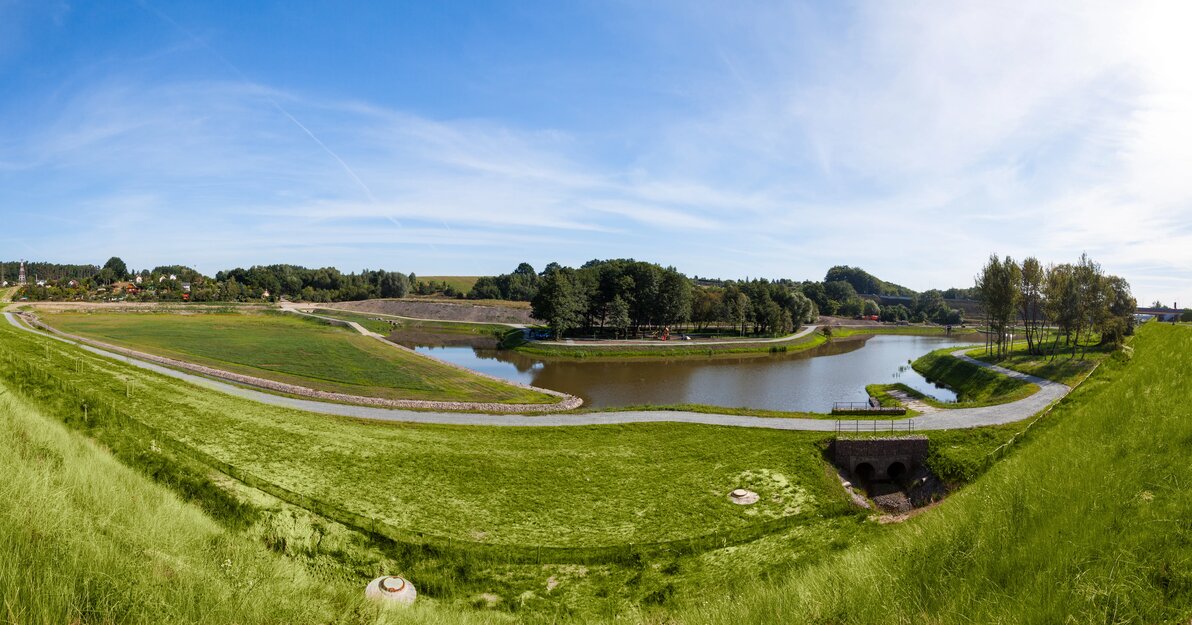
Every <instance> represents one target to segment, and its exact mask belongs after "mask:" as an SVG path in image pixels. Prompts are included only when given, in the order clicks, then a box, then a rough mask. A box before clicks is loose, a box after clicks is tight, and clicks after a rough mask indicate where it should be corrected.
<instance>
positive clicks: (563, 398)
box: [17, 313, 583, 413]
mask: <svg viewBox="0 0 1192 625" xmlns="http://www.w3.org/2000/svg"><path fill="white" fill-rule="evenodd" d="M17 315H18V316H20V317H21V319H23V320H24V321H25V322H26V323H28V324H30V325H31V326H35V327H37V328H41V329H43V330H45V331H47V332H50V333H52V334H55V335H58V336H61V337H63V338H65V339H68V340H71V341H75V342H78V343H81V344H85V345H90V346H92V347H96V348H99V349H103V350H105V351H110V352H112V353H116V354H120V355H122V356H127V357H129V358H136V359H138V360H144V361H148V362H153V363H156V364H159V365H163V366H166V367H170V368H173V369H183V370H186V371H191V372H194V373H198V374H200V375H204V376H208V377H212V378H217V379H222V380H227V381H229V382H235V383H237V384H245V385H248V386H255V387H258V388H263V389H266V390H270V391H275V392H278V393H286V394H289V395H298V396H302V397H309V398H311V399H319V400H325V401H335V402H347V403H352V404H362V405H367V406H377V407H382V408H409V409H415V410H427V409H429V410H451V411H460V410H477V411H483V412H509V413H524V412H553V411H558V410H572V409H575V408H578V407H579V406H580V405H582V404H583V400H582V399H580V398H578V397H573V396H570V395H564V394H563V393H559V392H558V391H547V390H546V389H535V390H539V391H543V392H545V393H547V394H551V395H555V396H558V397H560V401H558V402H556V403H553V404H501V403H495V402H493V403H487V402H452V401H429V400H421V399H385V398H381V397H364V396H360V395H348V394H346V393H331V392H327V391H318V390H315V389H311V388H307V387H305V386H298V385H296V384H286V383H284V382H275V381H273V380H266V379H264V378H258V377H255V376H250V375H244V374H240V373H232V372H230V371H224V370H222V369H216V368H213V367H206V366H203V365H197V364H193V363H189V362H185V361H181V360H175V359H173V358H166V357H164V356H156V355H153V354H148V353H145V352H140V351H136V350H132V349H127V348H124V347H117V346H115V345H110V344H108V343H103V342H101V341H96V340H93V339H89V338H85V337H82V336H78V335H74V334H68V333H66V332H63V331H61V330H58V329H56V328H54V327H51V326H49V325H47V324H45V323H43V322H42V321H41V320H40V319H38V318H37V317H35V316H33V315H29V314H27V313H17Z"/></svg>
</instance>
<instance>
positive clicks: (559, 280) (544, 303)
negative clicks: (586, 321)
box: [530, 269, 584, 338]
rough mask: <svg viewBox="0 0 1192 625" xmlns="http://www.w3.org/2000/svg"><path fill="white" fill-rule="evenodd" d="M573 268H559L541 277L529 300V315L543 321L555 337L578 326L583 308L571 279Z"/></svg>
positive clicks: (561, 335) (559, 336)
mask: <svg viewBox="0 0 1192 625" xmlns="http://www.w3.org/2000/svg"><path fill="white" fill-rule="evenodd" d="M573 273H574V271H573V270H567V269H559V270H556V271H552V272H551V273H549V274H547V275H546V276H544V277H543V278H542V284H541V287H540V288H539V289H538V293H537V294H536V295H535V296H534V299H533V300H532V301H531V302H530V310H531V315H532V316H533V317H534V318H535V319H538V320H541V321H545V322H546V324H547V325H548V326H550V329H551V333H552V334H553V335H554V336H555V338H562V337H563V335H564V334H565V333H566V332H567V331H568V330H572V329H574V328H578V327H579V325H580V322H581V315H582V313H583V310H584V306H583V302H582V301H580V299H579V298H578V297H577V296H576V292H575V285H574V284H573V281H572V274H573Z"/></svg>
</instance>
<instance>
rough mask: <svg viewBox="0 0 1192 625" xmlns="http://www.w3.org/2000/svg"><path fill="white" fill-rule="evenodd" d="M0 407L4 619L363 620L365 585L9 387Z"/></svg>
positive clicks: (0, 599)
mask: <svg viewBox="0 0 1192 625" xmlns="http://www.w3.org/2000/svg"><path fill="white" fill-rule="evenodd" d="M0 414H3V418H0V473H3V475H4V479H3V480H0V500H3V502H4V505H3V506H0V604H2V605H3V608H0V614H2V615H3V617H2V620H3V621H4V622H6V623H84V622H86V623H199V622H201V623H298V622H307V623H310V622H331V621H335V622H365V621H366V619H365V618H364V614H357V615H355V616H354V615H353V612H354V611H357V610H360V609H361V607H362V606H361V603H362V602H361V601H360V599H359V589H358V588H356V587H354V586H352V587H349V586H346V585H345V584H343V583H342V582H339V581H336V580H327V579H318V578H316V577H315V576H313V575H311V574H310V573H309V572H308V571H307V570H306V569H305V568H303V567H301V566H296V565H295V564H294V563H292V562H289V561H287V560H285V559H283V558H280V557H277V556H275V555H273V554H271V553H269V552H268V551H265V550H264V549H261V548H260V547H259V546H258V545H256V544H253V543H251V542H249V541H248V540H245V539H243V538H240V537H238V536H236V535H235V534H233V533H231V532H229V531H227V530H225V529H224V528H222V527H221V526H219V525H217V524H216V523H215V522H214V521H212V520H211V519H210V518H208V517H207V516H205V515H204V514H202V513H201V512H199V511H198V509H196V508H194V507H191V506H188V505H186V504H184V503H182V502H181V501H180V500H179V499H178V498H177V497H176V496H175V495H174V494H173V493H171V492H170V491H168V490H166V489H165V488H163V487H161V486H158V485H155V484H153V483H150V482H148V481H146V480H145V479H144V478H143V477H141V476H140V475H138V474H136V473H134V472H133V471H131V470H129V469H128V468H126V467H124V466H122V465H121V464H120V463H119V462H117V461H116V460H115V459H114V458H112V457H111V456H110V455H108V454H107V453H105V452H104V451H103V450H101V449H99V448H98V447H97V446H96V445H94V444H92V443H91V442H90V441H88V440H86V439H85V438H83V437H81V436H79V435H78V434H74V433H71V432H68V431H67V430H66V429H65V428H64V427H63V426H62V425H61V424H58V423H53V422H51V421H49V420H47V419H46V418H45V417H43V416H42V415H40V414H39V413H38V412H37V411H36V410H34V409H33V408H32V407H31V406H30V405H29V404H27V403H26V402H24V401H21V400H18V399H16V398H15V396H14V395H13V394H12V393H10V392H9V389H7V388H5V387H3V386H0ZM368 620H371V619H368Z"/></svg>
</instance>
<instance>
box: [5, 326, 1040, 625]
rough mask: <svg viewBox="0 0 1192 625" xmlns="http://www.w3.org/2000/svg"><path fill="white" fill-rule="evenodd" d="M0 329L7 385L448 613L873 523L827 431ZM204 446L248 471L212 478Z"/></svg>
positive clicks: (568, 609)
mask: <svg viewBox="0 0 1192 625" xmlns="http://www.w3.org/2000/svg"><path fill="white" fill-rule="evenodd" d="M0 345H2V346H3V350H2V351H0V370H2V371H0V373H2V375H3V380H4V381H5V382H6V383H10V384H16V386H13V389H14V390H19V391H20V392H22V393H24V394H26V395H28V396H29V397H31V398H33V399H35V400H36V401H37V404H38V408H39V409H40V410H42V411H44V412H45V414H47V415H52V416H53V418H56V419H64V420H66V421H67V422H68V423H70V424H71V425H72V427H75V428H78V429H81V430H83V431H86V432H87V433H88V434H89V435H91V436H93V437H95V438H97V439H99V440H100V441H101V442H102V443H103V445H104V446H105V447H107V448H108V449H111V450H112V453H115V454H116V455H117V456H119V457H120V458H121V459H122V460H123V461H124V462H126V463H128V464H130V465H132V466H136V467H138V468H140V469H141V470H142V471H143V472H144V473H146V474H148V475H151V476H153V477H154V478H155V479H157V480H159V481H161V482H163V483H166V484H168V485H170V486H171V487H172V488H174V489H175V490H177V491H178V492H180V493H181V494H183V496H184V497H185V498H186V499H188V500H190V501H192V502H194V503H196V504H199V505H200V506H202V507H204V509H206V510H207V511H208V512H209V513H210V514H212V515H213V516H215V517H216V518H219V519H221V520H222V521H223V523H224V525H225V526H228V527H233V528H237V531H238V532H240V533H242V534H244V535H246V536H254V537H257V538H259V540H260V541H261V543H262V544H264V545H267V546H268V547H269V548H270V549H273V550H275V551H278V552H279V553H284V554H286V555H287V556H289V557H291V558H292V559H295V560H298V561H300V562H303V563H305V564H307V565H309V566H310V567H312V568H313V569H314V570H318V571H322V572H323V573H328V572H330V573H333V574H334V575H336V576H338V577H342V578H345V579H348V580H349V581H350V582H351V583H353V584H359V585H362V584H363V583H364V581H367V579H368V577H370V576H372V575H375V574H378V573H380V572H385V571H388V572H402V573H405V574H407V575H410V576H411V577H412V578H413V579H414V580H415V582H416V583H418V584H419V587H420V589H422V590H423V591H424V593H425V596H426V597H428V598H430V600H431V601H432V602H433V601H437V602H438V603H437V604H438V605H440V606H445V608H444V609H445V610H447V611H446V612H444V613H443V614H448V615H449V614H455V613H456V612H454V611H459V610H470V606H472V605H480V606H487V605H490V604H491V605H492V606H493V609H495V610H497V612H498V613H500V614H505V613H507V611H518V616H517V618H518V620H519V621H545V622H552V621H554V619H556V618H557V617H559V616H560V615H569V616H571V617H575V618H587V617H601V618H605V617H607V618H612V617H615V616H617V615H621V616H625V617H627V618H634V619H636V618H639V617H642V616H643V615H645V616H647V617H648V615H649V614H652V613H656V612H657V611H658V610H662V609H672V608H674V607H677V606H681V605H693V604H695V603H697V602H700V601H703V598H704V591H705V590H706V588H708V587H710V586H715V587H717V588H720V589H722V590H723V591H725V592H731V591H734V589H738V588H743V587H745V586H747V585H748V584H749V583H751V580H752V581H753V582H756V580H757V579H758V577H759V576H764V577H768V578H773V577H775V576H780V575H785V574H788V573H789V572H791V571H795V570H799V569H800V568H803V567H806V566H809V565H810V564H812V563H814V562H816V561H818V560H820V559H822V558H824V557H826V556H827V555H828V554H830V553H832V552H834V551H838V550H840V549H843V548H846V547H847V546H848V545H849V544H853V543H856V542H857V541H861V540H863V539H864V537H865V536H868V535H869V534H871V533H875V532H879V531H880V530H879V529H878V528H877V527H875V526H873V525H872V524H870V523H867V522H865V521H864V519H863V517H860V516H857V515H856V514H855V513H854V512H853V511H852V510H851V509H850V508H849V507H848V505H847V503H846V502H845V501H844V499H843V496H842V492H841V491H840V489H839V487H838V486H837V485H836V483H835V477H834V476H833V475H832V474H831V472H830V471H829V470H828V469H827V468H826V466H825V465H824V464H823V461H822V460H821V457H820V453H821V450H822V448H823V446H824V445H825V444H826V441H827V439H828V436H827V435H821V434H813V433H798V432H778V431H767V430H741V429H727V428H714V427H701V426H691V425H677V424H649V425H634V426H609V427H584V428H556V429H531V428H459V427H446V426H413V425H399V424H389V423H377V422H361V421H355V420H349V419H339V418H332V417H326V416H320V415H312V414H308V413H302V412H297V411H290V410H284V409H279V408H276V407H270V406H264V405H259V404H255V403H252V402H248V401H244V400H238V399H235V398H231V397H226V396H220V395H218V394H213V393H211V392H209V391H205V390H202V389H198V388H196V387H192V386H190V385H186V384H182V383H179V382H177V381H174V380H170V379H167V378H165V377H163V376H159V375H157V374H153V373H150V372H146V371H143V370H139V369H136V368H133V367H130V366H127V365H123V364H120V363H117V362H112V361H108V360H106V359H102V358H99V357H97V356H94V355H91V354H89V353H87V352H85V351H82V350H80V349H78V348H75V347H72V346H69V345H63V344H59V343H57V342H54V341H50V340H48V339H44V338H41V337H36V336H33V335H29V334H26V333H22V332H20V331H18V330H15V329H13V328H10V327H7V326H5V327H2V328H0ZM84 406H86V407H87V408H84ZM1020 429H1021V426H1019V427H1017V428H1013V427H1004V428H989V429H985V430H981V431H965V432H953V433H938V434H937V433H932V434H931V437H932V440H933V444H934V447H935V450H934V451H933V458H932V462H933V463H934V464H937V465H938V466H940V467H941V472H944V473H946V472H947V471H948V468H949V467H955V466H962V467H966V470H967V471H968V476H971V475H976V474H977V473H979V472H980V471H981V470H983V469H984V467H985V458H986V457H987V456H988V454H989V453H990V452H991V451H992V450H993V449H995V448H996V447H997V446H998V445H1000V444H1002V443H1003V442H1005V441H1006V440H1008V439H1009V438H1010V437H1012V436H1013V435H1014V434H1015V433H1016V432H1017V431H1018V430H1020ZM949 463H950V464H949ZM212 466H214V467H217V468H220V469H221V470H224V471H226V472H228V473H231V474H234V475H237V476H238V477H239V478H241V479H242V480H245V481H247V482H249V483H251V484H252V485H254V486H255V487H256V489H252V488H248V487H246V486H243V485H239V484H236V483H234V482H231V481H229V480H226V479H223V478H218V477H216V478H213V477H212V475H211V470H210V467H212ZM43 468H44V469H46V470H50V469H52V467H43ZM99 475H105V474H104V473H100V474H99ZM956 475H961V476H962V477H964V475H963V471H962V472H957V473H956ZM96 479H99V478H96ZM737 486H744V487H747V488H751V489H753V490H756V491H757V492H759V493H761V494H762V497H763V502H762V503H761V504H759V505H758V506H753V507H749V508H742V507H738V506H733V505H731V504H729V503H728V502H727V501H726V500H725V497H724V493H726V492H727V491H728V490H729V489H731V488H733V487H737ZM244 491H249V493H248V494H247V495H246V494H244ZM262 491H264V492H262ZM265 493H272V495H275V496H276V497H280V499H276V498H271V497H270V496H269V495H266V494H265ZM262 501H273V503H271V504H262V503H261V502H262ZM287 502H288V503H287ZM289 504H297V505H289ZM309 510H316V511H318V512H319V513H321V514H323V515H325V516H324V517H318V516H314V515H312V514H310V512H309ZM36 518H37V517H36V516H35V515H34V516H30V519H34V520H31V521H29V522H36V521H35V519H36ZM328 518H329V519H330V520H328ZM335 519H340V520H344V521H347V524H348V526H352V525H354V526H356V527H359V526H361V525H364V526H366V527H368V528H369V529H370V530H371V532H372V535H373V536H374V538H369V537H368V536H367V535H363V534H359V535H355V534H354V535H353V536H355V537H354V538H351V537H349V538H343V537H342V536H341V537H340V538H339V539H335V536H337V535H341V534H342V533H343V532H348V530H347V529H343V528H341V529H342V531H333V530H334V528H339V527H341V526H340V525H338V524H336V523H335V522H334V520H335ZM329 528H330V529H329ZM759 532H760V533H759ZM377 534H381V535H386V536H389V537H390V538H392V539H394V540H393V541H392V542H391V541H389V540H385V539H380V538H375V536H376V535H377ZM709 534H711V536H710V537H709V536H708V535H709ZM759 535H761V536H763V537H762V538H760V539H759V540H753V541H751V542H746V543H744V544H741V545H739V546H735V547H728V548H721V546H722V545H724V544H732V543H734V542H738V541H739V540H748V539H751V538H754V537H756V536H759ZM693 537H696V539H695V540H687V541H685V542H679V543H676V544H673V545H672V546H671V547H669V548H666V547H664V548H662V549H656V548H652V547H651V545H650V544H649V542H650V541H658V540H663V541H666V540H679V541H684V539H691V538H693ZM628 543H633V544H628ZM544 545H545V546H555V547H561V548H562V549H560V550H550V549H545V550H544V549H541V546H544ZM610 545H611V546H614V547H615V548H613V549H608V548H607V547H609V546H610ZM71 548H72V549H82V548H83V547H82V544H79V545H72V546H71ZM80 557H88V556H86V554H84V555H83V556H80ZM539 559H542V560H546V561H547V562H544V563H538V562H537V560H539ZM552 559H554V560H555V561H560V560H561V561H562V562H566V561H568V560H572V561H574V560H575V559H579V560H580V561H586V562H587V563H586V564H584V565H582V566H580V565H576V564H551V563H549V561H551V560H552ZM28 565H29V563H28V562H26V563H25V564H24V566H28ZM15 566H17V567H18V568H19V567H20V566H22V564H20V563H18V564H17V565H15ZM149 573H150V571H149V570H146V571H144V572H142V576H145V575H149ZM134 581H135V583H142V581H140V580H134ZM146 583H147V582H146ZM478 597H479V598H478ZM494 597H495V599H494ZM656 606H664V607H661V608H660V607H656ZM424 616H425V615H424ZM250 620H252V619H245V621H246V622H247V621H250ZM294 620H295V621H297V622H301V621H303V620H306V619H294ZM310 620H316V619H310Z"/></svg>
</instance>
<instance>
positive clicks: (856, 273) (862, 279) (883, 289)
mask: <svg viewBox="0 0 1192 625" xmlns="http://www.w3.org/2000/svg"><path fill="white" fill-rule="evenodd" d="M836 281H844V282H847V283H849V284H851V285H853V288H854V289H856V291H857V293H861V294H864V295H894V296H899V297H910V296H912V295H914V294H915V291H914V290H913V289H908V288H906V287H905V286H902V285H900V284H894V283H893V282H886V281H885V280H882V279H880V278H878V277H877V276H874V275H873V274H871V273H869V272H868V271H865V270H864V269H861V268H860V267H849V266H848V265H837V266H835V267H833V268H831V269H829V270H828V273H827V275H825V276H824V282H836Z"/></svg>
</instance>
